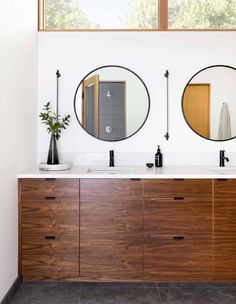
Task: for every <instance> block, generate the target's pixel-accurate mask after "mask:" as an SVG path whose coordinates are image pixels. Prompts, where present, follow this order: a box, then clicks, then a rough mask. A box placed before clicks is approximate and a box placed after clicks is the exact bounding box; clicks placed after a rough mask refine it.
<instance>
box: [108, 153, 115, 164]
mask: <svg viewBox="0 0 236 304" xmlns="http://www.w3.org/2000/svg"><path fill="white" fill-rule="evenodd" d="M114 161H115V156H114V150H110V158H109V167H115V163H114Z"/></svg>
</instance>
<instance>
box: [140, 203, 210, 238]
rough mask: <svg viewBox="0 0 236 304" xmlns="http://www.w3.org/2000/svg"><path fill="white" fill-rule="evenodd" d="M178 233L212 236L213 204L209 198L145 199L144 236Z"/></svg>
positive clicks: (153, 236)
mask: <svg viewBox="0 0 236 304" xmlns="http://www.w3.org/2000/svg"><path fill="white" fill-rule="evenodd" d="M163 234H164V235H165V234H173V235H175V234H177V235H179V234H180V235H182V234H184V235H186V234H187V235H188V236H189V235H191V236H196V237H198V236H211V234H212V204H211V201H209V200H201V199H199V200H183V201H171V200H162V199H153V200H152V199H145V200H144V236H145V237H146V238H149V239H155V238H156V237H157V238H158V237H159V236H160V235H163Z"/></svg>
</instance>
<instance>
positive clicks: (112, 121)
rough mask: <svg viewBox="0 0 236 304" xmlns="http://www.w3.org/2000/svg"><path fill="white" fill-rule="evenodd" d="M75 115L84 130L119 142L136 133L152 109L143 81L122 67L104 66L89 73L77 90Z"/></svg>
mask: <svg viewBox="0 0 236 304" xmlns="http://www.w3.org/2000/svg"><path fill="white" fill-rule="evenodd" d="M74 108H75V114H76V117H77V120H78V122H79V123H80V125H81V126H82V127H83V128H84V130H85V131H86V132H87V133H88V134H90V135H92V136H93V137H95V138H97V139H101V140H105V141H119V140H123V139H126V138H128V137H130V136H132V135H134V134H135V133H137V132H138V131H139V130H140V129H141V128H142V126H143V125H144V123H145V121H146V119H147V117H148V114H149V109H150V97H149V93H148V90H147V87H146V85H145V84H144V82H143V80H142V79H141V78H140V77H139V76H138V75H137V74H136V73H134V72H133V71H131V70H129V69H127V68H124V67H120V66H104V67H100V68H98V69H96V70H93V71H92V72H90V73H89V74H88V75H87V76H85V77H84V78H83V79H82V81H81V82H80V84H79V85H78V87H77V90H76V92H75V98H74Z"/></svg>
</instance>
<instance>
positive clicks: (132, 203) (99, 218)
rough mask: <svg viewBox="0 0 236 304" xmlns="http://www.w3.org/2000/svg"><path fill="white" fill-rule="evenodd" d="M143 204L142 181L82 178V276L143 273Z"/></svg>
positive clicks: (115, 275) (136, 275) (131, 276)
mask: <svg viewBox="0 0 236 304" xmlns="http://www.w3.org/2000/svg"><path fill="white" fill-rule="evenodd" d="M142 203H143V201H142V182H141V181H132V180H128V179H82V180H81V205H80V275H81V276H82V277H90V278H91V277H101V278H113V277H114V278H119V277H120V278H122V279H124V278H136V277H140V276H141V274H142Z"/></svg>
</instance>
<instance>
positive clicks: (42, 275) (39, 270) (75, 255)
mask: <svg viewBox="0 0 236 304" xmlns="http://www.w3.org/2000/svg"><path fill="white" fill-rule="evenodd" d="M22 275H23V277H24V280H25V281H35V280H51V281H53V280H64V281H66V280H73V278H76V277H78V276H79V242H78V238H56V239H55V240H51V239H49V240H48V239H45V238H40V237H37V238H23V239H22Z"/></svg>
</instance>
